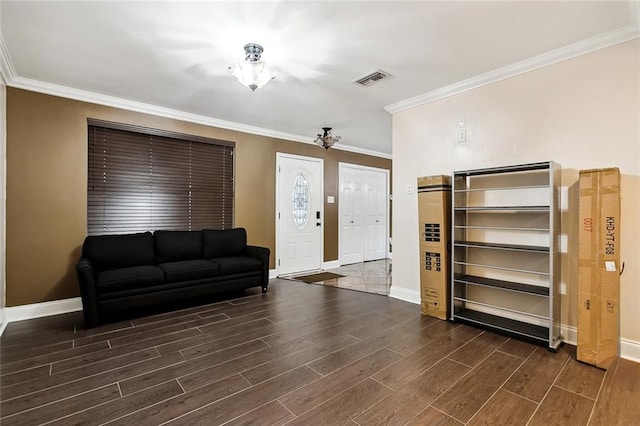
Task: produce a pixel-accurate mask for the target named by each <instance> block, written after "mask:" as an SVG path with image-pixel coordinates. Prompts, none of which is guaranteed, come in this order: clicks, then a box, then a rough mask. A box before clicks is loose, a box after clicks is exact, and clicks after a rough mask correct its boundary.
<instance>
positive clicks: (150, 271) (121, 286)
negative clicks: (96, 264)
mask: <svg viewBox="0 0 640 426" xmlns="http://www.w3.org/2000/svg"><path fill="white" fill-rule="evenodd" d="M96 281H97V283H96V284H97V286H98V289H100V292H101V293H106V292H112V291H120V290H126V289H132V288H141V287H149V286H155V285H160V284H164V282H165V281H164V272H163V271H162V269H160V268H158V267H157V266H152V265H145V266H132V267H128V268H120V269H109V270H106V271H101V272H98V274H97V276H96Z"/></svg>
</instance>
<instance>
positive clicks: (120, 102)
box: [2, 51, 391, 159]
mask: <svg viewBox="0 0 640 426" xmlns="http://www.w3.org/2000/svg"><path fill="white" fill-rule="evenodd" d="M2 56H3V57H7V58H8V57H9V56H8V54H7V52H4V51H3V52H2ZM7 62H8V63H9V64H10V61H7ZM6 80H7V86H10V87H14V88H16V89H24V90H29V91H32V92H38V93H44V94H47V95H53V96H59V97H62V98H67V99H74V100H77V101H82V102H90V103H94V104H99V105H104V106H108V107H113V108H119V109H124V110H127V111H134V112H140V113H143V114H150V115H155V116H159V117H165V118H170V119H173V120H181V121H186V122H189V123H196V124H202V125H205V126H211V127H218V128H221V129H226V130H233V131H237V132H243V133H249V134H252V135H259V136H266V137H270V138H276V139H283V140H287V141H294V142H301V143H306V144H311V145H315V143H314V142H313V139H312V138H310V137H307V136H300V135H296V134H293V133H286V132H281V131H278V130H272V129H267V128H264V127H257V126H250V125H248V124H243V123H236V122H233V121H227V120H220V119H217V118H212V117H207V116H204V115H200V114H193V113H190V112H185V111H179V110H175V109H172V108H165V107H161V106H157V105H152V104H147V103H144V102H137V101H132V100H129V99H123V98H118V97H115V96H109V95H104V94H100V93H94V92H90V91H87V90H80V89H74V88H71V87H67V86H62V85H58V84H53V83H47V82H44V81H39V80H33V79H30V78H24V77H19V76H15V72H13V74H11V73H10V74H9V78H6ZM334 148H335V149H339V150H342V151H350V152H356V153H359V154H365V155H371V156H375V157H382V158H388V159H390V158H391V155H390V154H387V153H383V152H377V151H372V150H368V149H364V148H358V147H354V146H349V145H337V146H334Z"/></svg>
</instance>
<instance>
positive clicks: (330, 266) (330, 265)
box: [322, 260, 342, 269]
mask: <svg viewBox="0 0 640 426" xmlns="http://www.w3.org/2000/svg"><path fill="white" fill-rule="evenodd" d="M340 266H342V265H341V264H340V260H330V261H328V262H324V263H323V264H322V269H336V268H339V267H340Z"/></svg>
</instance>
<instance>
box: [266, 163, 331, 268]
mask: <svg viewBox="0 0 640 426" xmlns="http://www.w3.org/2000/svg"><path fill="white" fill-rule="evenodd" d="M276 163H277V178H276V180H277V183H276V188H277V194H276V198H277V201H276V210H277V211H276V221H277V223H276V229H277V237H276V238H277V241H276V256H277V264H278V274H279V275H289V274H295V273H299V272H305V271H314V270H319V269H321V267H322V255H323V236H324V231H323V228H324V226H323V224H324V208H323V207H324V206H323V203H322V201H323V198H324V188H323V182H324V178H323V160H322V159H321V158H313V157H302V156H298V155H291V154H283V153H278V154H277V158H276Z"/></svg>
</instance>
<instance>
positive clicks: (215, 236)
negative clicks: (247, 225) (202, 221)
mask: <svg viewBox="0 0 640 426" xmlns="http://www.w3.org/2000/svg"><path fill="white" fill-rule="evenodd" d="M202 243H203V247H202V252H203V257H204V258H205V259H212V258H215V257H225V256H239V255H241V254H242V252H243V251H244V249H245V247H247V231H245V229H244V228H234V229H225V230H214V229H205V230H203V231H202Z"/></svg>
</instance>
